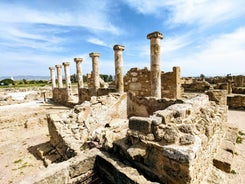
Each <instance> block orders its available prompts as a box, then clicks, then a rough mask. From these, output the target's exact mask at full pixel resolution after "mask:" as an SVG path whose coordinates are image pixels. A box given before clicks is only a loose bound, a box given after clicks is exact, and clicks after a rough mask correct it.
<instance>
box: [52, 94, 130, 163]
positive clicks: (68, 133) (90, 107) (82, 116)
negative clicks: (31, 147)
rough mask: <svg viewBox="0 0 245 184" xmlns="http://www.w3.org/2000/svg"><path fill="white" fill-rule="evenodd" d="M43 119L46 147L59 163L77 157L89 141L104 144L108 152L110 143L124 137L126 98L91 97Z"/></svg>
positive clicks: (124, 96) (122, 95) (125, 95)
mask: <svg viewBox="0 0 245 184" xmlns="http://www.w3.org/2000/svg"><path fill="white" fill-rule="evenodd" d="M47 118H48V128H49V134H50V143H51V145H52V146H53V147H55V148H56V149H57V151H58V152H59V154H60V155H62V157H63V159H65V160H67V159H69V158H71V157H73V156H75V155H77V154H78V153H79V152H80V151H81V150H83V149H84V148H86V146H87V145H86V144H87V143H88V142H91V141H97V142H99V144H100V145H102V144H106V145H105V147H108V149H109V147H112V141H113V140H114V139H118V138H120V137H121V136H125V134H126V127H127V119H126V118H127V94H126V93H124V94H109V95H107V96H100V97H95V96H93V97H92V98H91V100H90V101H86V102H84V103H83V104H81V105H77V106H75V107H74V109H72V110H70V111H69V112H67V113H63V114H50V115H48V116H47ZM122 127H124V129H125V131H123V130H122V129H123V128H122ZM114 131H115V132H114Z"/></svg>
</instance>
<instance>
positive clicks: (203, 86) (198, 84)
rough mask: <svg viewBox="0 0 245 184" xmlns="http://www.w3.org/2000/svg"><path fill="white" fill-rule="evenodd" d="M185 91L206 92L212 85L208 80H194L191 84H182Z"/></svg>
mask: <svg viewBox="0 0 245 184" xmlns="http://www.w3.org/2000/svg"><path fill="white" fill-rule="evenodd" d="M182 87H183V88H184V91H185V92H205V91H206V90H209V89H210V87H211V85H210V84H209V83H208V82H206V81H196V80H194V81H193V83H191V84H182Z"/></svg>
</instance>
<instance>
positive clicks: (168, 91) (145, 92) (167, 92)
mask: <svg viewBox="0 0 245 184" xmlns="http://www.w3.org/2000/svg"><path fill="white" fill-rule="evenodd" d="M150 81H151V72H150V71H149V69H148V68H144V69H139V68H131V69H130V70H129V71H128V72H127V74H126V75H125V77H124V89H125V91H128V92H131V93H133V94H134V95H135V96H141V97H149V96H151V82H150ZM181 94H182V89H181V82H180V69H179V67H173V71H172V72H167V73H163V72H161V97H162V98H175V99H176V98H180V97H181Z"/></svg>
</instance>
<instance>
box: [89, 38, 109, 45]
mask: <svg viewBox="0 0 245 184" xmlns="http://www.w3.org/2000/svg"><path fill="white" fill-rule="evenodd" d="M87 42H89V43H92V44H95V45H100V46H104V47H110V46H109V45H108V44H106V43H105V42H104V41H103V40H100V39H98V38H92V37H90V38H88V39H87Z"/></svg>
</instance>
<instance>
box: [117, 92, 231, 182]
mask: <svg viewBox="0 0 245 184" xmlns="http://www.w3.org/2000/svg"><path fill="white" fill-rule="evenodd" d="M225 122H227V106H220V105H215V104H214V103H212V102H209V100H208V97H207V96H206V95H201V96H198V97H196V98H194V99H192V100H186V101H185V103H184V104H174V105H172V106H169V107H168V108H166V109H165V110H160V111H156V112H155V113H154V114H153V116H150V117H131V118H130V119H129V130H128V135H127V139H124V140H120V141H116V142H115V143H114V144H115V152H118V154H120V156H121V157H124V158H127V159H128V160H129V161H130V162H131V163H132V164H133V165H134V166H135V167H136V168H137V169H138V170H141V172H143V173H145V174H146V175H147V176H148V177H149V178H151V179H152V180H154V181H158V182H160V183H200V181H201V180H202V177H203V176H204V175H205V174H206V172H207V169H208V167H209V164H212V158H213V156H214V153H215V152H216V150H217V147H218V145H219V143H220V140H221V138H222V133H223V132H222V127H223V123H225Z"/></svg>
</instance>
